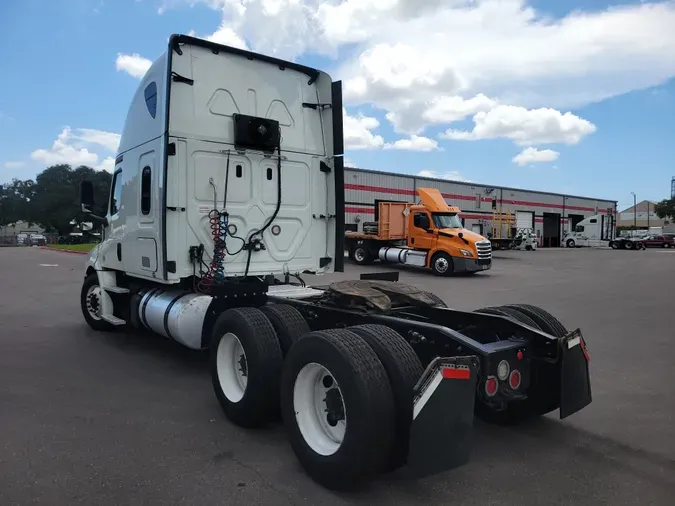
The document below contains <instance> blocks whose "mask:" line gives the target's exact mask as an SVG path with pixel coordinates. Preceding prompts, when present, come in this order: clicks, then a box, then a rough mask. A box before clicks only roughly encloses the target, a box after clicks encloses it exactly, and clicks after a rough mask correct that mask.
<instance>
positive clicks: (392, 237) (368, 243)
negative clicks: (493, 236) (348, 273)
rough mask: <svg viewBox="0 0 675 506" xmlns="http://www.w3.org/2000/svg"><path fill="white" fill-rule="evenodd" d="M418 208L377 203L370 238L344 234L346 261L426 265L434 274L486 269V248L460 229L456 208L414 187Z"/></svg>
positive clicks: (435, 192)
mask: <svg viewBox="0 0 675 506" xmlns="http://www.w3.org/2000/svg"><path fill="white" fill-rule="evenodd" d="M417 193H418V195H419V197H420V200H421V205H412V204H402V203H396V202H380V203H379V213H378V215H379V217H380V220H379V221H378V222H377V224H376V228H375V229H374V228H372V225H370V224H369V225H370V226H368V227H366V226H365V224H364V228H365V229H367V230H369V231H375V232H376V233H375V234H372V233H370V234H368V233H357V232H347V234H346V245H347V248H348V251H349V257H350V258H351V259H352V260H353V261H354V262H355V263H357V264H360V265H366V264H369V263H371V262H373V261H374V260H375V259H379V260H380V261H382V262H389V263H401V264H405V265H411V266H415V267H426V268H429V269H431V271H432V272H433V273H434V274H436V275H438V276H448V275H450V274H458V273H470V274H473V273H476V272H481V271H485V270H488V269H490V268H491V267H492V245H491V243H490V241H489V240H487V239H486V238H485V237H483V236H481V235H479V234H477V233H475V232H472V231H470V230H467V229H465V228H464V227H463V225H462V221H461V219H460V217H459V213H460V209H459V208H457V207H451V206H448V204H447V203H446V202H445V199H444V198H443V196H442V195H441V193H440V192H439V191H438V190H437V189H435V188H418V189H417Z"/></svg>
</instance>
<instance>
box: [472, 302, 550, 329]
mask: <svg viewBox="0 0 675 506" xmlns="http://www.w3.org/2000/svg"><path fill="white" fill-rule="evenodd" d="M475 312H476V313H484V314H494V315H499V316H506V317H508V318H511V319H512V320H515V321H517V322H520V323H524V324H525V325H527V326H529V327H532V328H534V329H537V330H541V327H539V325H537V322H535V321H534V320H533V319H532V318H530V317H529V316H528V315H527V314H525V313H523V312H522V311H519V310H518V309H516V308H514V307H509V306H496V307H486V308H483V309H478V310H476V311H475Z"/></svg>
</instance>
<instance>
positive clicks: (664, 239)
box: [640, 235, 675, 248]
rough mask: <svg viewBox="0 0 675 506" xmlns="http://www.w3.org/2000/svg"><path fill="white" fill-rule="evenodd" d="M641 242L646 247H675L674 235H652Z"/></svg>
mask: <svg viewBox="0 0 675 506" xmlns="http://www.w3.org/2000/svg"><path fill="white" fill-rule="evenodd" d="M640 242H641V243H642V245H643V246H645V247H646V248H675V237H673V236H672V235H650V236H649V237H645V238H644V239H640Z"/></svg>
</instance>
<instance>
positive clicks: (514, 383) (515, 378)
mask: <svg viewBox="0 0 675 506" xmlns="http://www.w3.org/2000/svg"><path fill="white" fill-rule="evenodd" d="M520 380H521V377H520V371H518V369H514V370H513V371H511V375H510V376H509V386H510V387H511V389H512V390H518V387H520Z"/></svg>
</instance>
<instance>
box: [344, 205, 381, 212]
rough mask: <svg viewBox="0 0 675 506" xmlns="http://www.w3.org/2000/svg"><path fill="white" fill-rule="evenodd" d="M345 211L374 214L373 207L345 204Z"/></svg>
mask: <svg viewBox="0 0 675 506" xmlns="http://www.w3.org/2000/svg"><path fill="white" fill-rule="evenodd" d="M345 213H357V214H358V213H361V214H375V208H374V207H352V206H345Z"/></svg>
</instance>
